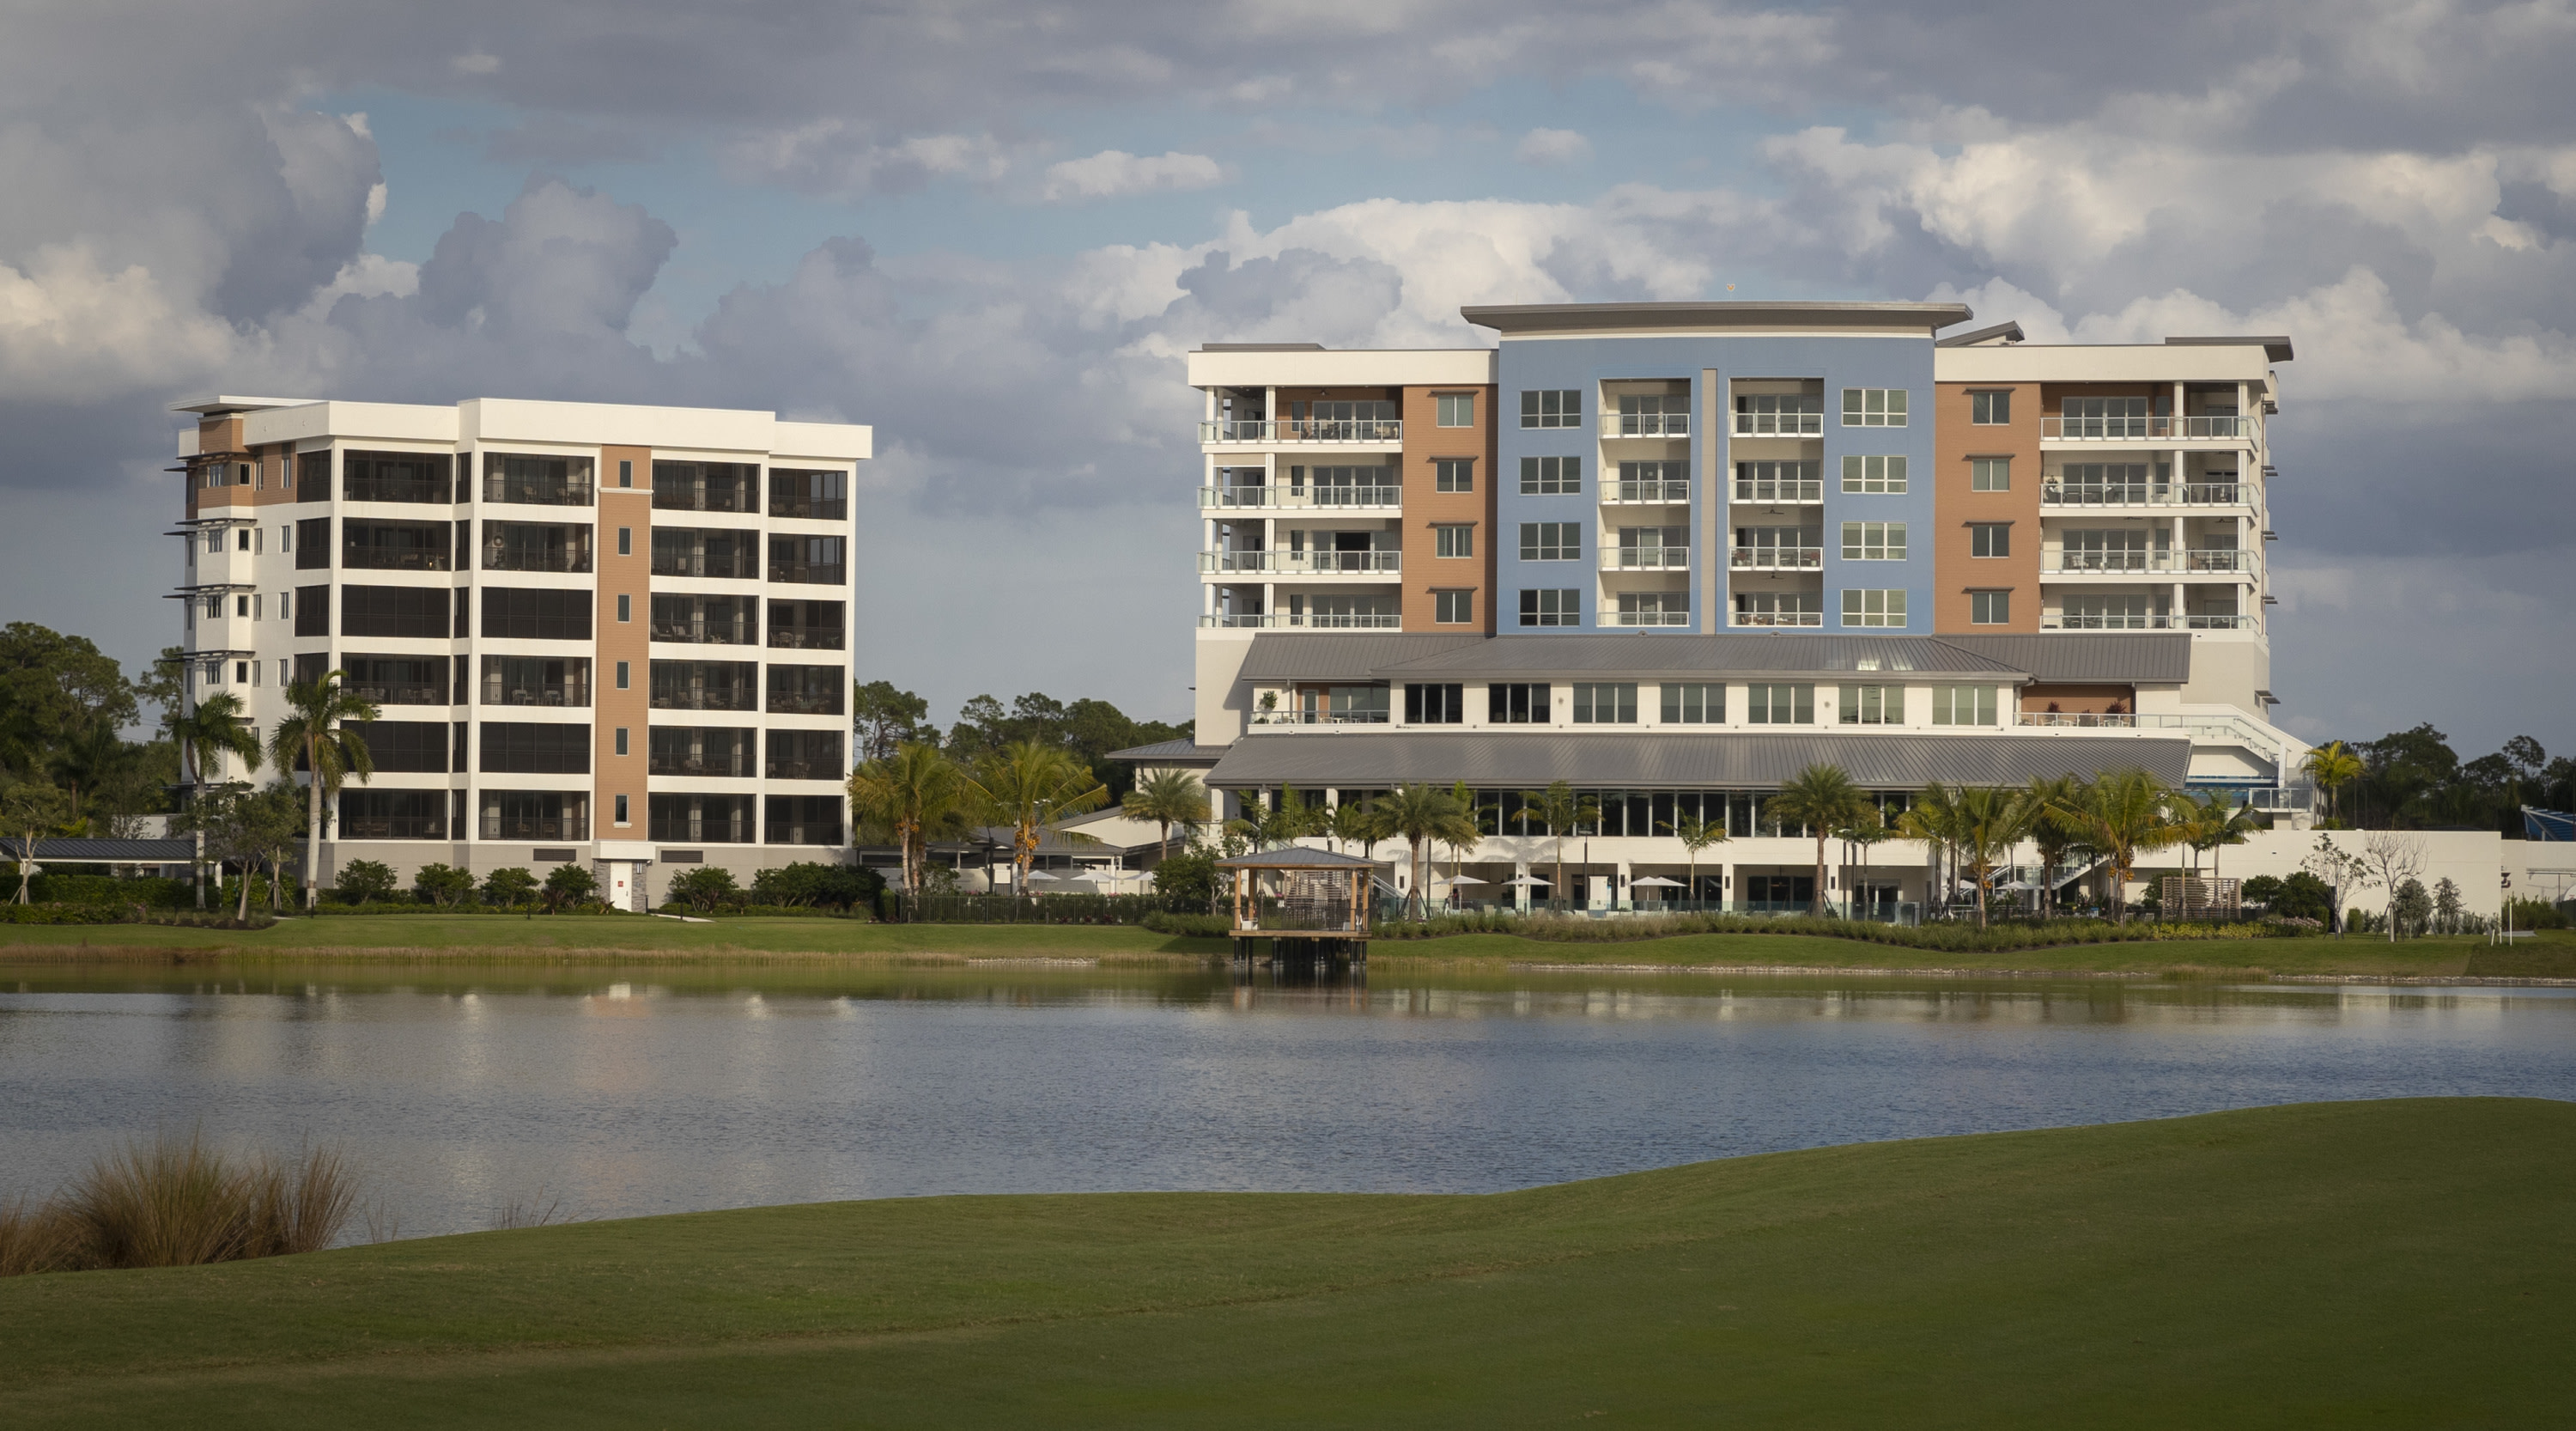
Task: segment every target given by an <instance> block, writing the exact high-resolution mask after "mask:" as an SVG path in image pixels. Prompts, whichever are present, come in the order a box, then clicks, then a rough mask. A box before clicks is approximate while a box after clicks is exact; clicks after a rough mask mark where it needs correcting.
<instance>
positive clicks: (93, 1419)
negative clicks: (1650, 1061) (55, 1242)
mask: <svg viewBox="0 0 2576 1431" xmlns="http://www.w3.org/2000/svg"><path fill="white" fill-rule="evenodd" d="M2571 1186H2576V1106H2571V1105H2568V1104H2561V1103H2549V1102H2541V1101H2533V1100H2411V1101H2401V1102H2385V1103H2346V1104H2318V1105H2304V1106H2298V1107H2290V1108H2275V1109H2261V1110H2252V1111H2247V1112H2240V1113H2227V1114H2218V1115H2213V1116H2207V1117H2200V1118H2188V1119H2177V1120H2171V1121H2164V1122H2154V1123H2135V1124H2122V1125H2114V1126H2109V1127H2099V1128H2084V1129H2061V1130H2053V1131H2047V1132H2039V1133H2019V1134H2002V1135H1991V1136H1985V1137H1975V1138H1952V1139H1938V1140H1927V1141H1921V1142H1912V1143H1888V1144H1875V1145H1865V1146H1859V1147H1845V1148H1830V1149H1819V1150H1813V1151H1808V1152H1800V1153H1787V1154H1776V1155H1771V1156H1766V1157H1758V1158H1744V1159H1736V1160H1731V1161H1726V1162H1718V1163H1703V1164H1698V1165H1694V1166H1689V1167H1683V1168H1675V1169H1669V1170H1664V1171H1660V1172H1653V1173H1643V1174H1636V1175H1632V1176H1628V1177H1621V1178H1611V1179H1604V1180H1600V1181H1596V1182H1590V1183H1578V1184H1569V1185H1565V1186H1560V1187H1550V1188H1540V1189H1534V1190H1531V1191H1527V1192H1520V1193H1510V1194H1503V1195H1498V1196H1492V1197H1363V1196H1283V1195H1258V1194H1138V1195H1115V1196H1089V1197H987V1198H924V1199H907V1200H896V1201H886V1202H869V1203H841V1204H823V1205H815V1206H806V1207H785V1208H768V1209H756V1210H747V1211H738V1212H723V1213H703V1214H694V1215H689V1216H683V1217H667V1218H652V1219H642V1220H636V1221H629V1222H614V1223H594V1224H587V1225H574V1226H568V1227H552V1228H541V1229H532V1230H523V1231H515V1232H498V1233H482V1234H476V1235H473V1236H467V1237H452V1238H440V1239H432V1240H424V1241H419V1242H412V1243H396V1244H388V1245H384V1246H378V1247H367V1248H356V1249H348V1250H343V1251H338V1252H327V1253H319V1254H313V1255H308V1256H301V1257H289V1258H280V1259H275V1260H272V1261H266V1262H253V1263H235V1264H229V1265H223V1266H215V1267H201V1268H182V1269H170V1270H164V1271H145V1272H106V1273H75V1274H57V1275H51V1276H43V1277H24V1278H14V1279H7V1280H0V1345H6V1346H8V1347H9V1348H10V1349H11V1355H10V1356H9V1357H8V1358H6V1359H0V1411H5V1412H6V1416H7V1420H8V1421H9V1423H10V1424H11V1425H13V1426H22V1427H53V1426H93V1425H95V1426H105V1425H116V1426H147V1427H148V1426H160V1425H173V1426H175V1425H187V1426H192V1427H224V1426H267V1425H277V1424H353V1423H356V1424H366V1425H369V1426H372V1427H383V1428H400V1427H406V1426H427V1425H453V1424H474V1425H491V1426H518V1425H527V1426H561V1425H620V1426H624V1425H643V1426H661V1425H704V1426H742V1425H777V1424H800V1425H802V1424H834V1425H930V1426H936V1425H1055V1426H1082V1425H1125V1426H1165V1425H1169V1426H1234V1425H1246V1426H1249V1425H1291V1424H1293V1425H1308V1426H1317V1425H1322V1426H1339V1425H1352V1426H1363V1425H1365V1426H1375V1425H1389V1424H1415V1425H1477V1426H1488V1425H1537V1424H1553V1423H1559V1422H1569V1421H1580V1420H1584V1419H1587V1418H1605V1419H1608V1420H1610V1421H1612V1422H1613V1423H1616V1422H1620V1421H1625V1422H1627V1423H1628V1424H1641V1423H1642V1424H1658V1425H1664V1424H1677V1423H1682V1422H1688V1423H1690V1424H1706V1423H1709V1422H1712V1421H1719V1420H1728V1421H1740V1422H1741V1423H1742V1424H1751V1425H1766V1426H1768V1425H1780V1426H1854V1425H1895V1424H1902V1425H1917V1426H1944V1425H1959V1426H1980V1427H1993V1426H2069V1425H2091V1426H2174V1425H2195V1426H2275V1425H2282V1424H2309V1423H2337V1424H2343V1423H2350V1422H2356V1421H2364V1420H2378V1421H2385V1422H2387V1423H2389V1424H2400V1425H2424V1424H2450V1425H2469V1424H2484V1425H2499V1424H2526V1425H2536V1424H2543V1423H2546V1422H2550V1421H2553V1420H2555V1419H2556V1418H2558V1417H2559V1416H2560V1415H2561V1414H2562V1408H2563V1392H2562V1389H2561V1387H2560V1385H2559V1383H2560V1381H2561V1378H2560V1376H2559V1374H2558V1371H2557V1368H2558V1362H2557V1357H2558V1356H2559V1355H2560V1349H2561V1348H2562V1347H2563V1346H2564V1345H2565V1344H2566V1342H2567V1340H2568V1338H2569V1337H2570V1336H2571V1335H2576V1302H2571V1301H2570V1300H2569V1299H2568V1298H2567V1296H2566V1295H2565V1285H2564V1284H2565V1282H2566V1280H2567V1278H2568V1276H2569V1274H2570V1273H2571V1272H2576V1218H2571V1217H2570V1216H2569V1213H2570V1212H2571V1211H2576V1207H2571V1201H2572V1199H2571V1195H2570V1194H2569V1193H2568V1191H2567V1189H2568V1188H2570V1187H2571Z"/></svg>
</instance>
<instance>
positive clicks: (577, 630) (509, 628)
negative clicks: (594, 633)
mask: <svg viewBox="0 0 2576 1431" xmlns="http://www.w3.org/2000/svg"><path fill="white" fill-rule="evenodd" d="M483 634H484V635H486V636H490V637H495V638H501V639H508V640H519V641H587V640H589V639H590V593H589V592H587V591H564V590H560V589H557V588H552V587H545V588H530V587H518V586H487V587H485V588H483Z"/></svg>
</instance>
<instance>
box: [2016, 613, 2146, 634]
mask: <svg viewBox="0 0 2576 1431" xmlns="http://www.w3.org/2000/svg"><path fill="white" fill-rule="evenodd" d="M2179 619H2180V618H2177V617H2172V616H2149V615H2143V614H2141V615H2134V616H2133V615H2129V614H2127V613H2109V612H2086V611H2078V612H2068V611H2044V612H2041V613H2040V617H2039V629H2040V630H2042V631H2171V630H2174V629H2175V622H2176V621H2177V620H2179Z"/></svg>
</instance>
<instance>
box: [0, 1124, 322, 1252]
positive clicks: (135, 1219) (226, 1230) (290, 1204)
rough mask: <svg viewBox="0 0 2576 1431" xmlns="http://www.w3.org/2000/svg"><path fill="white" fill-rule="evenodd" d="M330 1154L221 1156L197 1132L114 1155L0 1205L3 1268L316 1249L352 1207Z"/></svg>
mask: <svg viewBox="0 0 2576 1431" xmlns="http://www.w3.org/2000/svg"><path fill="white" fill-rule="evenodd" d="M357 1195H358V1185H357V1179H356V1178H355V1177H354V1176H353V1175H352V1174H351V1172H350V1171H349V1168H348V1165H347V1163H346V1162H345V1161H344V1160H343V1159H342V1158H341V1156H340V1154H339V1153H337V1152H336V1151H333V1150H331V1149H327V1148H308V1149H306V1150H304V1151H303V1152H301V1153H299V1154H297V1155H296V1156H294V1157H292V1158H286V1159H280V1158H276V1157H272V1156H267V1155H261V1156H258V1157H255V1158H252V1159H249V1160H247V1161H237V1160H234V1159H230V1158H227V1157H225V1156H224V1155H223V1154H222V1153H220V1152H217V1151H215V1150H214V1149H211V1148H209V1147H207V1146H206V1145H205V1142H204V1140H203V1139H202V1138H201V1137H200V1136H198V1135H197V1134H194V1133H191V1134H190V1135H189V1136H188V1137H187V1138H185V1139H177V1138H171V1137H161V1138H156V1139H155V1140H153V1141H152V1142H151V1143H149V1144H136V1145H133V1146H131V1147H128V1148H126V1149H124V1150H122V1151H120V1152H116V1153H112V1154H109V1155H108V1156H106V1157H103V1158H101V1159H99V1160H98V1161H97V1162H96V1163H93V1164H91V1165H90V1169H89V1171H88V1172H86V1173H84V1174H82V1175H81V1176H80V1177H79V1178H78V1179H76V1180H74V1182H73V1183H72V1185H71V1186H70V1187H69V1188H67V1189H65V1190H64V1191H63V1192H61V1193H59V1194H57V1195H56V1196H55V1197H54V1198H52V1199H51V1200H50V1201H47V1202H45V1203H43V1204H40V1205H37V1206H33V1207H30V1206H29V1205H27V1204H26V1203H25V1202H23V1201H21V1202H19V1203H17V1204H15V1205H13V1206H11V1207H8V1208H5V1209H0V1276H15V1275H19V1274H22V1273H29V1272H77V1271H90V1270H98V1269H105V1268H125V1267H193V1266H197V1265H200V1264H203V1263H208V1262H235V1261H240V1260H242V1259H245V1258H251V1257H278V1256H283V1255H285V1254H288V1253H294V1252H318V1251H320V1250H321V1249H323V1248H325V1247H328V1246H330V1245H331V1243H332V1241H333V1239H335V1238H337V1237H338V1236H339V1234H340V1230H341V1228H343V1227H345V1226H346V1225H347V1224H348V1221H349V1216H350V1213H351V1212H352V1211H353V1210H354V1209H355V1207H356V1205H357Z"/></svg>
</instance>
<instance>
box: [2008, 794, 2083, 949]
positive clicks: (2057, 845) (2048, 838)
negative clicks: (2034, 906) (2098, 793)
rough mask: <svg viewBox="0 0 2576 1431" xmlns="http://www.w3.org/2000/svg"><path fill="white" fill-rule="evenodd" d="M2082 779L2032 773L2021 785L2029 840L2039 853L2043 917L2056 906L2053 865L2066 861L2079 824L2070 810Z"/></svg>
mask: <svg viewBox="0 0 2576 1431" xmlns="http://www.w3.org/2000/svg"><path fill="white" fill-rule="evenodd" d="M2083 789H2084V782H2082V781H2080V780H2078V779H2076V778H2075V777H2074V776H2072V775H2034V776H2032V777H2031V778H2030V783H2029V784H2028V785H2026V786H2024V787H2022V797H2023V798H2024V799H2026V800H2028V801H2029V802H2030V806H2031V821H2030V835H2029V839H2030V843H2031V846H2032V848H2034V849H2036V850H2037V851H2038V852H2039V912H2040V917H2041V918H2043V919H2045V918H2047V917H2048V916H2049V915H2051V914H2053V913H2055V912H2056V909H2057V867H2058V866H2059V865H2062V864H2064V863H2065V862H2066V855H2067V852H2068V851H2070V850H2072V849H2074V848H2075V847H2076V845H2077V844H2078V843H2080V841H2079V838H2078V837H2079V836H2080V835H2081V834H2082V832H2083V826H2082V824H2081V822H2079V821H2078V820H2077V819H2076V818H2075V817H2074V815H2073V814H2072V813H2071V812H2072V811H2073V810H2074V809H2075V807H2076V806H2077V805H2078V804H2080V803H2082V799H2083Z"/></svg>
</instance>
